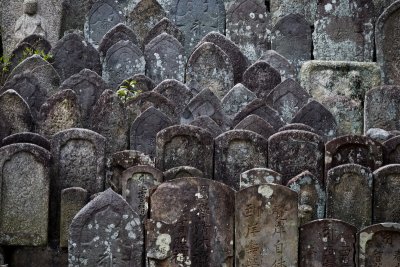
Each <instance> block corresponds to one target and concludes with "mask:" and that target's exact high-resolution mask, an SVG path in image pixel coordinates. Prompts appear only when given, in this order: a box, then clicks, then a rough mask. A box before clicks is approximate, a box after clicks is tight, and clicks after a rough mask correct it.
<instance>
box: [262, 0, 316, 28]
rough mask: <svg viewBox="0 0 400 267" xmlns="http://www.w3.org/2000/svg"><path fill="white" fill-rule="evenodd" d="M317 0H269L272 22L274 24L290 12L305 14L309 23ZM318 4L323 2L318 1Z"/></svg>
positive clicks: (312, 18) (311, 21)
mask: <svg viewBox="0 0 400 267" xmlns="http://www.w3.org/2000/svg"><path fill="white" fill-rule="evenodd" d="M317 3H318V1H302V0H283V1H281V0H271V1H270V6H269V8H270V12H271V16H272V23H273V24H274V25H275V24H276V23H278V21H279V20H280V19H281V18H283V17H285V16H287V15H290V14H299V15H302V16H305V18H306V19H307V20H309V21H310V24H312V23H313V21H314V19H315V12H316V9H317ZM318 4H323V2H322V3H318Z"/></svg>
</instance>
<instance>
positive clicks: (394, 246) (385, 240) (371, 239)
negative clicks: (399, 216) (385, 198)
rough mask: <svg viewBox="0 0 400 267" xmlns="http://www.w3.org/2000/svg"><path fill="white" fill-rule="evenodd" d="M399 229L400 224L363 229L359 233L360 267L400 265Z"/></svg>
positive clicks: (383, 224)
mask: <svg viewBox="0 0 400 267" xmlns="http://www.w3.org/2000/svg"><path fill="white" fill-rule="evenodd" d="M399 227H400V225H399V224H398V223H380V224H374V225H371V226H368V227H366V228H364V229H362V230H361V231H360V232H359V233H358V239H359V243H358V251H359V252H358V253H359V255H358V256H359V261H358V266H360V267H367V266H396V265H399V263H400V259H399V256H398V251H399V249H400V232H399Z"/></svg>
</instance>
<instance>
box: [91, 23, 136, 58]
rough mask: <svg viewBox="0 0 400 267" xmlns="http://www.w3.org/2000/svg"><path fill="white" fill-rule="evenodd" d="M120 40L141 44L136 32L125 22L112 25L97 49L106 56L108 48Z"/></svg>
mask: <svg viewBox="0 0 400 267" xmlns="http://www.w3.org/2000/svg"><path fill="white" fill-rule="evenodd" d="M119 41H131V42H132V43H133V44H135V45H136V46H137V45H139V43H138V41H137V37H136V34H135V33H134V32H133V31H132V30H131V29H130V28H128V26H126V25H125V24H123V23H118V24H117V25H115V26H114V27H112V28H111V29H110V30H109V31H108V32H107V33H106V34H105V35H104V36H103V38H102V39H101V41H100V43H99V47H98V48H97V50H98V51H99V53H100V56H101V57H102V58H104V57H105V56H106V54H107V51H108V49H110V48H111V46H113V45H115V44H116V43H118V42H119Z"/></svg>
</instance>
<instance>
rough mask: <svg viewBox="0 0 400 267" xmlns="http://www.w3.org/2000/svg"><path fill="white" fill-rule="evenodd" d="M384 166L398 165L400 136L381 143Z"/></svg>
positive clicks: (399, 160) (399, 159)
mask: <svg viewBox="0 0 400 267" xmlns="http://www.w3.org/2000/svg"><path fill="white" fill-rule="evenodd" d="M383 149H384V154H383V155H384V164H385V165H386V164H400V136H395V137H392V138H390V139H389V140H387V141H386V142H384V143H383Z"/></svg>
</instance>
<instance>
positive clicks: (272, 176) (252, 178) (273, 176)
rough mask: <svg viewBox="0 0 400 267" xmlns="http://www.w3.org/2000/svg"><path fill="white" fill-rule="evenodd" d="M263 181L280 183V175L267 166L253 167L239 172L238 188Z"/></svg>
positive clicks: (262, 182) (263, 182)
mask: <svg viewBox="0 0 400 267" xmlns="http://www.w3.org/2000/svg"><path fill="white" fill-rule="evenodd" d="M265 183H274V184H282V175H281V174H279V173H277V172H276V171H274V170H271V169H267V168H253V169H250V170H247V171H245V172H242V173H241V174H240V189H244V188H247V187H250V186H253V185H260V184H265Z"/></svg>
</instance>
